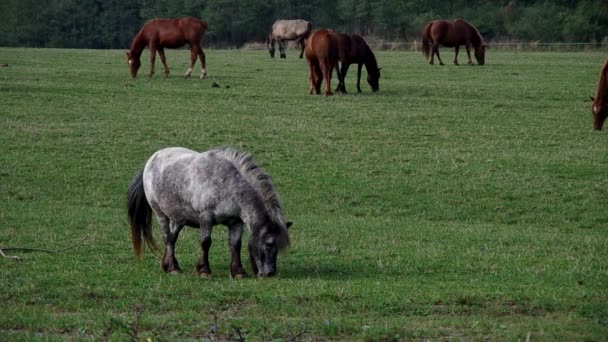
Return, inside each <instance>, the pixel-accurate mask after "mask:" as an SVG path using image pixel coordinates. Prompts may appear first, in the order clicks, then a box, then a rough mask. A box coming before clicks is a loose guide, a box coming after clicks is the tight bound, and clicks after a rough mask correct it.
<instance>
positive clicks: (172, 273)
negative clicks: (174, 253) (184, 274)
mask: <svg viewBox="0 0 608 342" xmlns="http://www.w3.org/2000/svg"><path fill="white" fill-rule="evenodd" d="M180 273H181V272H180V271H179V270H173V271H170V272H169V274H170V275H177V274H180Z"/></svg>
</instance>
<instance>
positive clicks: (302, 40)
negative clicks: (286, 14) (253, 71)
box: [266, 19, 312, 58]
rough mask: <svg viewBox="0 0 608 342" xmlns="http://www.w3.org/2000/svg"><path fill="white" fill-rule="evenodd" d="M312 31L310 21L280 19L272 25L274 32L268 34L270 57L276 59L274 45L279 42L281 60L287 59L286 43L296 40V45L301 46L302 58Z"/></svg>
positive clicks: (267, 41) (267, 42)
mask: <svg viewBox="0 0 608 342" xmlns="http://www.w3.org/2000/svg"><path fill="white" fill-rule="evenodd" d="M311 30H312V24H311V23H310V22H309V21H306V20H302V19H294V20H283V19H279V20H277V21H275V22H274V24H272V30H271V31H270V33H269V34H268V39H267V40H266V44H267V45H268V52H269V53H270V57H272V58H274V45H275V42H276V41H278V42H279V52H280V54H281V58H286V55H285V41H286V40H295V41H296V44H298V45H299V46H300V58H302V55H303V54H304V47H305V46H306V39H307V38H308V36H310V31H311Z"/></svg>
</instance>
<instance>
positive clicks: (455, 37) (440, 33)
mask: <svg viewBox="0 0 608 342" xmlns="http://www.w3.org/2000/svg"><path fill="white" fill-rule="evenodd" d="M440 44H441V45H443V46H447V47H453V48H454V50H455V56H454V64H456V65H458V50H459V48H460V45H464V46H465V48H466V49H467V56H468V57H469V64H473V62H472V61H471V51H470V48H471V45H472V46H473V48H474V49H475V59H476V60H477V64H479V65H484V64H485V48H486V46H485V43H484V41H483V37H482V36H481V34H480V33H479V30H477V28H475V26H473V25H471V24H470V23H468V22H466V21H464V20H462V19H456V20H454V21H453V22H449V21H445V20H433V21H431V22H429V23H428V24H426V26H425V27H424V30H423V31H422V53H423V54H424V56H426V58H427V59H428V58H429V54H430V55H431V60H430V61H429V64H434V59H433V57H434V55H437V59H439V64H441V65H443V61H442V60H441V57H439V45H440Z"/></svg>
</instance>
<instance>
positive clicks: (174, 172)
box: [128, 147, 291, 277]
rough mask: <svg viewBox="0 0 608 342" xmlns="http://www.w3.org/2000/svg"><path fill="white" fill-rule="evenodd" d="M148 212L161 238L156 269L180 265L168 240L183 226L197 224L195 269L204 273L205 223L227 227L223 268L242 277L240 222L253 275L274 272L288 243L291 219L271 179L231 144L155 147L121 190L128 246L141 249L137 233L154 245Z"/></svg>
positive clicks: (174, 268)
mask: <svg viewBox="0 0 608 342" xmlns="http://www.w3.org/2000/svg"><path fill="white" fill-rule="evenodd" d="M152 212H154V213H155V214H156V218H157V219H158V222H159V225H160V229H161V232H162V234H163V237H164V240H165V255H164V257H163V261H162V269H163V270H164V271H165V272H178V271H179V270H180V268H179V265H178V262H177V259H176V258H175V243H176V241H177V238H178V235H179V232H180V231H181V230H182V228H183V227H184V226H186V225H187V226H191V227H195V228H200V229H201V234H202V238H201V249H202V253H201V258H200V260H199V262H198V264H197V266H196V271H197V273H198V274H199V275H201V276H208V275H210V274H211V268H210V267H209V248H210V247H211V229H212V227H213V226H214V225H217V224H223V225H226V226H227V227H228V230H229V244H230V251H231V262H230V274H231V276H232V277H243V276H245V275H246V273H245V270H244V269H243V266H242V264H241V237H242V235H243V226H244V225H245V224H246V225H247V226H248V227H249V230H250V235H251V236H250V238H249V244H248V247H249V259H250V261H251V267H252V269H253V273H254V275H256V276H259V277H270V276H273V275H275V274H276V272H277V267H276V261H277V254H278V252H279V251H280V250H282V249H285V248H287V247H288V246H289V231H288V228H289V226H291V222H286V221H285V218H284V216H283V211H282V209H281V203H280V200H279V196H278V194H277V192H276V191H275V189H274V187H273V185H272V182H271V180H270V177H269V176H268V175H267V174H266V173H265V172H264V171H263V170H262V169H261V168H260V167H259V166H258V165H257V164H256V163H255V161H254V160H253V158H252V156H251V155H249V154H247V153H244V152H240V151H237V150H235V149H232V148H218V149H213V150H210V151H207V152H202V153H199V152H196V151H192V150H189V149H186V148H181V147H173V148H166V149H162V150H159V151H157V152H156V153H154V154H153V155H152V157H150V159H148V161H147V163H146V166H145V167H144V169H143V171H141V172H139V173H138V174H137V175H136V176H135V178H134V179H133V181H132V182H131V184H130V185H129V191H128V215H129V222H130V225H131V237H132V241H133V248H134V249H135V254H136V255H137V257H138V258H140V257H141V254H142V238H143V240H145V242H146V243H147V244H148V246H149V247H150V248H153V249H157V248H158V247H157V246H156V242H155V241H154V238H153V236H152V230H151V223H152V219H151V218H152Z"/></svg>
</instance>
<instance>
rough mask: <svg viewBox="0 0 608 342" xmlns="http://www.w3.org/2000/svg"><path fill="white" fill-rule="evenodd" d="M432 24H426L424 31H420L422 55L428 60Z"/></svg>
mask: <svg viewBox="0 0 608 342" xmlns="http://www.w3.org/2000/svg"><path fill="white" fill-rule="evenodd" d="M432 25H433V22H430V23H428V24H426V26H425V27H424V29H423V30H422V53H423V54H424V56H425V57H426V59H429V55H430V54H431V48H430V45H431V26H432Z"/></svg>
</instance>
